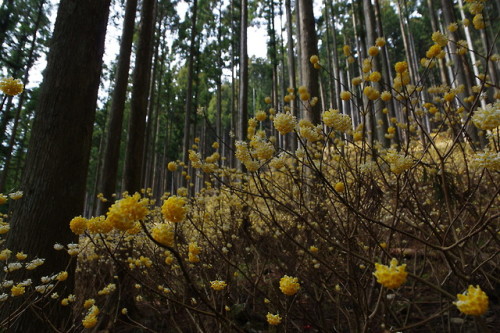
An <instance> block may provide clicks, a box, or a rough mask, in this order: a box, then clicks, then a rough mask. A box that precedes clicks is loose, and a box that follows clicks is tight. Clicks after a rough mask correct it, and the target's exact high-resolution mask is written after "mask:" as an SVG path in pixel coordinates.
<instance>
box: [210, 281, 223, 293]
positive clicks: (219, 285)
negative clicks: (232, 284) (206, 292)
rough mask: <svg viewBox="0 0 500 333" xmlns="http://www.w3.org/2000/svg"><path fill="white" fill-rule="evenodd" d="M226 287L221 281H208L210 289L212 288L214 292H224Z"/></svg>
mask: <svg viewBox="0 0 500 333" xmlns="http://www.w3.org/2000/svg"><path fill="white" fill-rule="evenodd" d="M226 287H227V283H226V282H225V281H222V280H215V281H210V288H212V289H213V290H215V291H221V290H224V289H225V288H226Z"/></svg>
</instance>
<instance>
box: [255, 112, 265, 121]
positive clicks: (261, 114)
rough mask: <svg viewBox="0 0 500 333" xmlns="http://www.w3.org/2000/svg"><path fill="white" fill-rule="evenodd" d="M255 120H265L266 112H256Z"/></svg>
mask: <svg viewBox="0 0 500 333" xmlns="http://www.w3.org/2000/svg"><path fill="white" fill-rule="evenodd" d="M255 119H257V120H258V121H264V120H266V119H267V114H266V111H257V113H256V114H255Z"/></svg>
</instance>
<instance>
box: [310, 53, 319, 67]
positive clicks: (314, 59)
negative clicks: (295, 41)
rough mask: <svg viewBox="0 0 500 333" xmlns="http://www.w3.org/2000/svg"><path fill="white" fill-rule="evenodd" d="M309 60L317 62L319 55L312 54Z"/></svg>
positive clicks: (313, 62)
mask: <svg viewBox="0 0 500 333" xmlns="http://www.w3.org/2000/svg"><path fill="white" fill-rule="evenodd" d="M309 61H310V62H311V64H313V65H314V64H317V63H318V62H319V57H318V56H317V55H312V56H311V58H309Z"/></svg>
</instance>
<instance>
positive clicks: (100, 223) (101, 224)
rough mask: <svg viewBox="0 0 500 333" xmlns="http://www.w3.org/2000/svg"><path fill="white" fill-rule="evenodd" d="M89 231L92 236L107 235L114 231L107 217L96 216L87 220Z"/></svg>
mask: <svg viewBox="0 0 500 333" xmlns="http://www.w3.org/2000/svg"><path fill="white" fill-rule="evenodd" d="M87 229H88V230H89V232H90V233H91V234H106V233H108V232H110V231H111V230H113V225H111V223H110V221H109V220H108V219H106V217H105V216H96V217H93V218H91V219H88V220H87Z"/></svg>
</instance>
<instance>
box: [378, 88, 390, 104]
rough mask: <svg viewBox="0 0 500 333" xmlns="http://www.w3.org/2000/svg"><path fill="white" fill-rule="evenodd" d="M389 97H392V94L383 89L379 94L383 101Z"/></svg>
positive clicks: (386, 100)
mask: <svg viewBox="0 0 500 333" xmlns="http://www.w3.org/2000/svg"><path fill="white" fill-rule="evenodd" d="M391 98H392V95H391V93H390V92H388V91H384V92H382V94H380V99H381V100H383V101H384V102H388V101H390V100H391Z"/></svg>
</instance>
